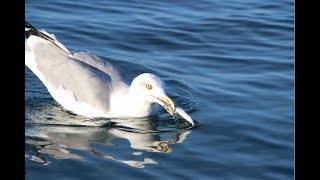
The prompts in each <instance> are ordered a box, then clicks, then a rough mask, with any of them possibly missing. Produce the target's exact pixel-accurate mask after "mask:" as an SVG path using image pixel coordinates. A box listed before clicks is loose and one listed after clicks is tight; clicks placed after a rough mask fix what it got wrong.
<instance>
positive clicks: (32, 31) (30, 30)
mask: <svg viewBox="0 0 320 180" xmlns="http://www.w3.org/2000/svg"><path fill="white" fill-rule="evenodd" d="M24 31H25V37H26V39H28V38H29V37H30V36H37V37H40V38H42V39H45V40H48V41H50V42H52V43H53V44H55V45H56V46H58V47H59V48H61V49H63V50H64V51H66V52H68V53H70V51H69V50H68V49H67V48H66V47H65V46H64V45H63V44H61V43H60V42H59V41H58V40H57V38H56V37H55V36H54V35H53V34H49V33H48V32H46V31H45V30H43V29H41V30H37V29H36V28H35V27H33V26H32V25H31V24H30V23H28V22H27V21H25V25H24Z"/></svg>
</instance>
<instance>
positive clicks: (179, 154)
mask: <svg viewBox="0 0 320 180" xmlns="http://www.w3.org/2000/svg"><path fill="white" fill-rule="evenodd" d="M25 16H26V20H27V21H28V22H29V23H31V24H32V25H34V26H35V27H37V28H38V29H45V30H47V31H48V32H50V33H53V34H55V35H56V37H57V38H58V39H60V41H61V42H62V43H63V44H65V45H66V46H67V47H69V48H71V49H74V50H86V51H89V52H91V53H93V54H96V55H98V56H100V57H101V58H103V59H105V60H110V61H113V62H115V63H117V64H118V65H119V67H121V68H122V69H124V70H125V71H126V72H127V73H128V74H129V75H130V76H131V77H135V76H136V75H138V74H140V73H143V72H152V73H154V74H157V75H158V76H160V77H161V78H162V79H163V80H164V82H165V83H166V84H167V92H168V95H169V96H170V97H172V99H173V100H174V101H175V103H176V104H178V105H179V106H181V107H183V109H185V110H186V111H187V112H188V114H189V115H190V116H191V117H192V118H193V119H194V120H195V121H196V122H197V123H198V125H197V126H196V127H194V128H192V129H189V130H186V129H184V128H180V127H177V126H178V125H177V124H175V122H174V120H173V118H172V117H170V116H168V115H166V113H164V112H162V111H161V112H159V116H158V117H152V118H142V119H138V120H137V119H115V121H114V122H110V121H108V120H106V119H87V118H84V117H80V116H77V115H75V114H71V113H69V112H68V111H66V110H64V109H63V108H62V107H61V106H60V105H59V104H57V103H56V102H55V101H54V100H53V99H52V98H51V96H50V94H49V93H48V91H47V90H46V88H45V87H44V85H43V84H42V83H41V82H40V81H39V80H38V79H37V77H36V76H35V75H34V74H33V73H32V72H31V71H30V70H29V69H28V68H26V69H25V70H26V71H25V81H26V82H25V84H26V89H25V93H26V96H25V106H26V112H25V116H26V121H25V172H26V174H25V176H26V179H109V178H113V179H128V178H130V179H142V178H148V179H151V178H153V179H180V178H181V179H293V178H294V2H293V1H287V0H275V1H265V0H263V1H258V0H247V1H241V0H227V1H217V0H197V1H180V0H177V1H169V0H163V1H154V0H153V1H144V2H143V3H141V2H140V1H134V0H129V1H124V0H120V1H85V0H78V1H67V0H55V1H41V0H32V1H31V0H27V1H26V12H25Z"/></svg>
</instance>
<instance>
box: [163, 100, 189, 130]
mask: <svg viewBox="0 0 320 180" xmlns="http://www.w3.org/2000/svg"><path fill="white" fill-rule="evenodd" d="M157 99H158V103H159V104H160V105H161V106H162V107H163V108H164V109H165V110H166V111H167V112H168V113H169V114H171V115H172V116H175V114H179V115H180V116H181V117H182V118H183V119H185V120H186V121H188V122H189V123H190V124H192V126H194V122H193V120H192V119H191V117H190V116H189V115H188V114H187V113H186V112H185V111H184V110H183V109H182V108H180V107H177V108H175V106H174V103H173V101H172V100H171V99H170V98H169V97H168V96H164V97H163V98H157Z"/></svg>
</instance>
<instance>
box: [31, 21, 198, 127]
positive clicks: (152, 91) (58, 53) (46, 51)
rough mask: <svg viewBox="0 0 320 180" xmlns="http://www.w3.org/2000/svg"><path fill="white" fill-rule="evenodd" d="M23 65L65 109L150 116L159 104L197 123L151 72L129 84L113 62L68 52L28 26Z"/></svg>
mask: <svg viewBox="0 0 320 180" xmlns="http://www.w3.org/2000/svg"><path fill="white" fill-rule="evenodd" d="M25 37H26V45H25V46H26V47H25V65H26V66H27V67H28V68H29V69H30V70H31V71H32V72H33V73H34V74H35V75H36V76H37V77H38V78H39V79H40V80H41V82H42V83H43V84H44V85H45V87H46V88H47V89H48V91H49V93H50V94H51V96H52V97H53V98H54V99H55V100H56V101H57V102H58V103H59V104H61V105H62V106H63V107H64V108H65V109H67V110H69V111H72V112H73V113H76V114H79V115H82V116H86V117H106V118H116V117H146V116H152V115H155V114H156V113H157V112H158V111H159V105H161V106H162V107H163V108H165V109H166V111H167V112H168V113H170V114H171V115H173V116H174V115H176V114H179V115H180V116H182V117H183V118H184V119H185V120H187V121H188V122H190V123H191V124H192V125H194V122H193V120H192V119H191V117H190V116H189V115H187V113H185V112H184V111H183V110H182V109H181V108H179V107H175V105H174V103H173V101H172V100H171V99H170V98H169V97H168V96H167V95H166V93H165V84H164V82H163V81H162V80H161V79H160V78H159V77H158V76H156V75H154V74H150V73H144V74H140V75H139V76H137V77H136V78H134V79H133V81H132V82H131V84H128V83H126V82H129V81H128V79H127V78H126V77H125V76H124V75H123V74H122V73H121V72H120V71H119V69H118V68H117V67H116V66H115V65H113V64H111V63H110V62H107V61H104V60H102V59H100V58H99V57H97V56H95V55H92V54H89V53H87V52H73V53H72V52H70V51H69V50H68V49H67V48H66V47H65V46H64V45H63V44H62V43H60V42H59V41H58V40H57V39H56V37H55V36H54V35H53V34H49V33H47V32H46V31H45V30H43V29H42V30H37V29H36V28H34V27H33V26H32V25H30V24H29V23H28V22H25Z"/></svg>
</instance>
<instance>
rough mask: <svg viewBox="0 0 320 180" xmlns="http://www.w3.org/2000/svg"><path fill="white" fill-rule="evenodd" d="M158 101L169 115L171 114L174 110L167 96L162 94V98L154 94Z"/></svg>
mask: <svg viewBox="0 0 320 180" xmlns="http://www.w3.org/2000/svg"><path fill="white" fill-rule="evenodd" d="M154 97H155V98H156V99H157V101H158V103H159V104H160V105H161V106H162V107H163V108H164V109H165V110H166V111H167V112H168V113H170V114H171V115H173V113H174V111H175V107H174V103H173V101H172V100H171V99H170V98H169V97H168V96H166V95H165V96H163V97H162V98H159V97H156V96H154Z"/></svg>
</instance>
